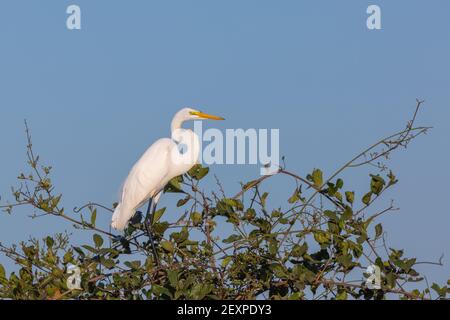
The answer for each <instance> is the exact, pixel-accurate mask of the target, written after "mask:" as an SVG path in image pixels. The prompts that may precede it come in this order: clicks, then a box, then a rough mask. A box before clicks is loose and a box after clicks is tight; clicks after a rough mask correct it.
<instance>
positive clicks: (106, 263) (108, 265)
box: [101, 258, 116, 270]
mask: <svg viewBox="0 0 450 320" xmlns="http://www.w3.org/2000/svg"><path fill="white" fill-rule="evenodd" d="M101 264H102V265H103V266H105V268H107V269H110V270H111V269H113V268H114V267H115V266H116V263H115V262H114V260H112V259H105V258H103V259H101Z"/></svg>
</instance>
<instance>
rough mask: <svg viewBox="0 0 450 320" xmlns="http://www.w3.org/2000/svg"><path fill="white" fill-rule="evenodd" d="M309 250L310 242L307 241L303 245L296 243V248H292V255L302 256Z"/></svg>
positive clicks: (295, 256)
mask: <svg viewBox="0 0 450 320" xmlns="http://www.w3.org/2000/svg"><path fill="white" fill-rule="evenodd" d="M307 252H308V244H307V243H306V242H305V243H304V244H302V245H301V246H300V245H298V244H296V245H295V246H294V248H293V249H292V252H291V255H292V256H293V257H294V258H300V257H303V256H304V254H305V253H307Z"/></svg>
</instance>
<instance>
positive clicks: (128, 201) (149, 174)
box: [122, 138, 176, 210]
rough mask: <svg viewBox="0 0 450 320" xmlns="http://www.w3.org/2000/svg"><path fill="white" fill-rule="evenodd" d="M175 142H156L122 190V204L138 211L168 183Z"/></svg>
mask: <svg viewBox="0 0 450 320" xmlns="http://www.w3.org/2000/svg"><path fill="white" fill-rule="evenodd" d="M173 146H175V147H176V144H175V142H173V141H172V140H171V139H168V138H165V139H160V140H158V141H156V142H155V143H154V144H153V145H152V146H151V147H150V148H148V149H147V151H146V152H145V153H144V154H143V155H142V157H141V158H140V159H139V160H138V162H136V164H135V165H134V166H133V168H132V169H131V171H130V174H129V175H128V177H127V179H126V180H125V183H124V186H123V189H122V204H123V205H124V206H125V207H127V208H129V209H130V210H131V209H134V210H135V209H137V208H138V207H140V206H141V205H143V204H144V203H145V202H146V201H147V200H148V199H149V198H150V197H152V196H154V195H155V194H156V193H157V192H159V191H160V190H161V189H162V188H164V186H165V184H166V183H167V175H168V174H169V163H170V161H169V160H170V159H169V156H170V152H171V150H172V147H173Z"/></svg>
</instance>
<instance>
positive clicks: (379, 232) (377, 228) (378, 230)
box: [375, 223, 383, 238]
mask: <svg viewBox="0 0 450 320" xmlns="http://www.w3.org/2000/svg"><path fill="white" fill-rule="evenodd" d="M382 234H383V226H382V225H381V223H379V224H377V225H376V226H375V237H376V238H379V237H381V235H382Z"/></svg>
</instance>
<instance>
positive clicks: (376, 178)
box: [370, 175, 386, 196]
mask: <svg viewBox="0 0 450 320" xmlns="http://www.w3.org/2000/svg"><path fill="white" fill-rule="evenodd" d="M371 177H372V181H371V182H370V190H371V191H372V193H374V194H376V195H377V196H378V195H379V194H380V193H381V191H383V188H384V186H385V185H386V182H385V181H384V179H383V178H382V177H381V176H380V175H371Z"/></svg>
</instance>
